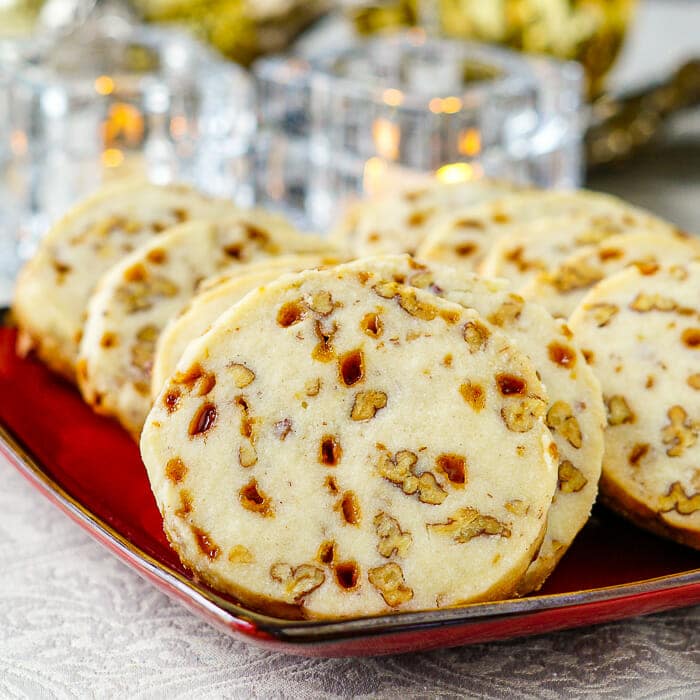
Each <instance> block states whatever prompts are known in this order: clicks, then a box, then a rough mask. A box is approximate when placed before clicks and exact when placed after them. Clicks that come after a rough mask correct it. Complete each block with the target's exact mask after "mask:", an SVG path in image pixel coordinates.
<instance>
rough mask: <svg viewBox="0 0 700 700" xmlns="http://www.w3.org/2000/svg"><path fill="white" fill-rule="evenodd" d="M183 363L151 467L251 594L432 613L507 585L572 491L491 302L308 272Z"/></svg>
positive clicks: (188, 521) (311, 609) (196, 545)
mask: <svg viewBox="0 0 700 700" xmlns="http://www.w3.org/2000/svg"><path fill="white" fill-rule="evenodd" d="M261 337H262V338H265V343H264V344H261V343H260V338H261ZM447 355H450V356H451V359H450V360H449V361H445V358H446V356H447ZM178 370H179V375H176V377H174V378H173V380H172V381H171V382H169V383H168V384H166V386H165V387H164V389H163V391H162V393H161V395H160V396H159V398H158V400H157V401H156V403H155V405H154V407H153V410H152V411H151V413H150V414H149V417H148V420H147V422H146V425H145V427H144V431H143V434H142V439H141V450H142V455H143V459H144V463H145V465H146V468H147V470H148V474H149V478H150V481H151V486H152V489H153V492H154V494H155V497H156V500H157V502H158V506H159V508H160V510H161V513H163V516H164V523H165V530H166V533H167V534H168V536H169V538H170V540H171V543H172V545H173V547H174V548H175V550H176V551H177V552H178V553H179V555H180V558H181V559H182V560H183V561H184V562H185V563H186V564H187V565H188V566H189V567H191V568H192V569H193V570H194V571H196V572H197V574H198V575H199V576H200V577H201V578H202V579H204V580H205V581H208V582H209V583H211V584H212V585H214V586H215V587H217V588H219V589H220V590H224V591H227V592H229V593H231V594H233V595H234V596H237V597H238V598H239V599H241V600H242V601H243V602H244V603H246V604H248V605H251V606H255V607H257V608H262V609H264V610H268V611H273V612H274V613H275V614H277V615H284V616H296V617H299V616H302V617H321V618H329V617H330V618H333V617H345V616H354V615H369V614H375V613H383V612H393V611H404V610H424V609H432V608H437V607H444V606H449V605H456V604H459V603H465V602H468V601H475V600H486V599H492V598H496V597H503V596H507V595H509V594H510V593H511V592H512V591H513V589H514V588H515V586H516V585H517V582H518V580H519V579H520V578H521V576H522V575H523V573H524V571H525V569H526V567H527V566H528V564H529V562H530V560H531V559H532V557H533V556H534V553H535V551H536V549H537V547H538V545H539V543H540V541H541V538H542V534H543V530H544V526H545V522H546V514H547V510H548V508H549V505H550V503H551V498H552V494H553V493H554V487H555V484H556V467H555V465H554V462H553V460H552V456H551V454H550V451H551V449H552V443H551V438H550V436H549V433H548V431H547V429H546V427H545V425H544V420H543V419H544V412H545V406H546V399H545V392H544V388H543V387H542V385H541V383H540V382H539V380H538V379H537V376H536V373H535V371H534V369H533V367H532V363H531V362H530V361H529V360H527V359H526V357H525V356H524V355H523V354H522V353H520V352H519V351H518V350H516V349H515V347H514V346H513V344H512V343H510V342H509V341H508V340H507V338H506V337H505V336H504V335H503V334H501V333H500V332H497V331H494V332H489V331H488V330H487V329H486V328H485V326H484V325H483V321H482V319H481V318H480V317H479V315H478V314H477V313H476V312H475V311H473V310H467V309H464V308H462V307H461V306H459V305H456V304H452V303H450V302H447V301H445V300H443V299H439V298H437V297H435V296H433V295H431V294H428V293H426V292H423V291H421V290H415V289H413V288H409V287H403V286H401V285H398V286H397V285H395V283H393V282H390V281H387V280H382V279H381V277H380V276H378V275H375V274H374V273H372V272H371V271H362V270H357V269H353V270H348V269H344V266H340V267H337V268H333V269H331V270H324V271H307V272H303V273H300V274H299V275H290V276H286V277H284V278H282V279H280V280H278V281H276V282H274V283H272V284H270V285H269V286H266V287H265V288H263V289H258V290H256V291H254V292H252V293H250V294H249V295H247V296H246V298H245V299H243V300H242V301H241V302H240V303H238V304H237V305H236V306H235V307H233V308H232V309H231V310H230V311H228V312H226V313H225V314H224V315H223V316H222V317H221V318H220V319H219V320H218V321H217V323H216V325H215V326H214V327H213V328H212V329H211V330H210V331H209V332H208V333H207V334H206V335H204V336H203V337H202V338H200V339H198V340H196V341H194V342H193V343H192V344H190V346H189V347H188V349H187V352H186V353H185V356H184V357H183V358H182V360H181V361H180V364H179V366H178ZM467 382H469V383H470V384H469V386H470V387H471V391H466V390H465V391H464V392H463V391H462V390H461V387H462V386H464V385H465V384H466V383H467ZM465 394H466V396H468V397H473V400H472V401H471V402H470V399H469V398H465ZM475 435H480V436H482V439H480V440H475V439H474V436H475Z"/></svg>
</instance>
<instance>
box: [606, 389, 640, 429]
mask: <svg viewBox="0 0 700 700" xmlns="http://www.w3.org/2000/svg"><path fill="white" fill-rule="evenodd" d="M605 406H606V407H607V409H608V425H622V424H623V423H634V420H635V416H634V413H633V411H632V409H631V408H630V407H629V404H628V403H627V399H625V397H624V396H621V395H620V394H615V395H613V396H611V397H610V398H607V399H605Z"/></svg>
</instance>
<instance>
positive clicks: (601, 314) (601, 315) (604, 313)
mask: <svg viewBox="0 0 700 700" xmlns="http://www.w3.org/2000/svg"><path fill="white" fill-rule="evenodd" d="M587 310H588V311H589V312H590V314H591V315H592V316H593V319H594V320H595V322H596V325H597V326H598V328H603V326H607V325H608V324H609V323H610V321H612V319H613V317H614V316H615V314H617V312H618V311H619V310H620V309H619V307H618V306H617V305H616V304H608V303H605V302H601V303H599V304H591V305H590V306H589V307H587Z"/></svg>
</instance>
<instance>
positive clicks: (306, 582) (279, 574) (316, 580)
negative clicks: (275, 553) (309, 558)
mask: <svg viewBox="0 0 700 700" xmlns="http://www.w3.org/2000/svg"><path fill="white" fill-rule="evenodd" d="M270 576H271V577H272V579H273V580H274V581H277V582H278V583H282V584H284V587H285V592H286V594H287V595H288V596H290V597H291V598H292V599H293V600H294V602H295V603H299V602H300V601H301V600H302V598H304V597H305V596H307V595H309V593H311V592H312V591H315V590H316V589H317V588H318V587H319V586H320V585H321V584H322V583H323V582H324V581H325V580H326V575H325V574H324V573H323V571H322V570H321V569H319V568H318V567H317V566H313V565H312V564H301V565H300V566H297V567H296V568H293V567H292V566H290V565H289V564H285V563H283V562H280V563H278V564H273V565H272V566H271V567H270Z"/></svg>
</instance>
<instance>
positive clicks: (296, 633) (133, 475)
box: [0, 328, 700, 656]
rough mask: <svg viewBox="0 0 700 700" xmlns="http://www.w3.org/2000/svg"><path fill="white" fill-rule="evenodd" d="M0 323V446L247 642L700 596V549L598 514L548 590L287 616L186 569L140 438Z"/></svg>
mask: <svg viewBox="0 0 700 700" xmlns="http://www.w3.org/2000/svg"><path fill="white" fill-rule="evenodd" d="M14 345H15V332H14V331H13V330H12V329H10V328H0V397H1V399H2V400H0V452H1V453H2V454H4V455H5V457H7V459H8V460H9V461H10V463H12V464H13V465H14V466H15V467H16V468H17V469H18V470H19V471H20V472H21V473H22V474H24V476H26V477H27V479H28V480H29V482H30V483H31V484H32V485H33V486H35V487H36V488H37V489H38V490H39V491H41V492H42V493H43V494H44V495H45V496H47V497H48V498H49V499H50V500H51V501H52V502H53V503H54V504H55V505H57V506H58V507H59V508H60V509H61V510H63V511H64V512H65V513H67V514H68V515H69V516H70V517H71V518H73V519H74V520H75V521H76V522H77V523H78V524H80V525H81V526H82V527H83V528H85V529H86V530H87V531H88V532H89V533H90V535H92V537H94V538H95V539H96V540H97V541H98V542H100V543H102V544H103V545H104V546H106V547H107V548H109V549H110V550H111V551H112V552H114V553H115V554H116V555H117V556H118V557H119V558H120V559H122V560H123V561H124V562H126V563H127V564H128V565H129V566H130V567H131V568H132V569H134V570H135V571H136V572H138V573H139V574H141V575H142V576H143V577H145V578H146V579H148V580H149V581H151V582H152V583H153V584H155V585H156V586H157V587H158V588H160V589H161V590H162V591H164V592H165V593H167V594H168V595H169V596H171V597H172V598H175V599H177V600H179V601H180V602H181V603H183V604H184V605H185V606H186V607H187V608H189V609H190V610H192V611H193V612H195V613H197V614H199V615H200V616H201V617H203V618H204V619H205V620H207V621H208V622H210V623H212V624H214V625H216V626H217V627H219V628H220V629H222V630H224V631H226V632H228V633H230V634H233V635H234V636H237V637H239V638H241V639H244V640H247V641H251V642H255V643H257V644H260V645H264V646H267V647H271V648H273V649H280V650H283V651H287V652H291V653H295V654H305V655H309V656H342V655H370V654H388V653H396V652H403V651H415V650H422V649H434V648H438V647H446V646H456V645H460V644H468V643H471V642H483V641H489V640H494V639H507V638H511V637H516V636H520V635H526V634H539V633H542V632H548V631H551V630H557V629H564V628H569V627H576V626H580V625H587V624H592V623H596V622H605V621H608V620H616V619H620V618H624V617H631V616H634V615H643V614H645V613H651V612H655V611H659V610H665V609H669V608H675V607H681V606H684V605H691V604H693V603H698V602H700V568H698V567H700V552H697V551H694V550H691V549H686V548H683V547H681V546H679V545H675V544H673V543H670V542H666V541H664V540H661V539H659V538H657V537H654V536H653V535H649V534H647V533H645V532H642V531H641V530H638V529H636V528H634V527H632V526H630V525H628V524H627V523H626V522H624V521H623V520H620V519H618V518H617V517H615V516H613V515H611V514H609V513H607V512H606V511H605V510H603V509H602V508H598V509H596V511H595V513H594V516H593V518H592V519H591V521H590V522H589V523H588V525H587V526H586V527H585V528H584V530H583V532H581V534H580V535H579V537H578V538H577V540H576V542H575V543H574V545H573V547H571V549H570V550H569V552H568V553H567V554H566V556H565V557H564V559H563V561H562V562H561V564H560V565H559V567H558V568H557V570H556V571H555V572H554V574H553V575H552V576H551V577H550V579H549V580H548V582H547V584H546V586H545V587H544V588H543V590H542V591H541V592H540V594H539V595H536V596H531V597H528V598H523V599H520V600H507V601H503V602H497V603H481V604H478V605H468V606H465V607H461V608H451V609H443V610H438V611H432V612H426V613H398V614H394V615H382V616H378V617H372V618H364V619H354V620H343V621H340V622H313V621H289V620H281V619H277V618H273V617H269V616H266V615H262V614H260V613H258V612H256V611H254V610H250V609H247V608H244V607H242V606H241V605H239V604H238V603H237V602H236V601H235V600H233V599H231V598H225V597H222V596H221V595H218V594H217V593H216V592H214V591H213V590H211V589H209V588H207V587H206V586H203V585H202V584H200V583H199V582H197V581H196V580H195V579H194V578H193V576H192V574H191V573H190V572H188V571H187V570H186V569H184V568H183V567H182V566H181V564H180V562H179V561H178V559H177V557H176V556H175V554H174V553H173V552H172V550H171V549H170V547H169V546H168V543H167V541H166V539H165V536H164V535H163V530H162V527H161V518H160V514H159V513H158V510H157V508H156V505H155V502H154V500H153V498H152V496H151V491H150V488H149V485H148V480H147V478H146V473H145V470H144V468H143V465H142V463H141V459H140V457H139V452H138V449H137V447H136V445H135V444H134V442H133V441H132V440H131V439H130V438H129V437H128V436H127V434H126V433H125V432H123V431H122V430H121V428H119V427H118V426H117V425H116V424H115V423H113V422H112V421H110V420H107V419H104V418H101V417H99V416H97V415H95V414H93V413H92V411H91V410H90V409H89V408H88V407H87V406H86V405H85V404H84V403H83V402H82V400H81V399H80V396H79V395H78V393H77V392H76V390H75V389H74V388H73V387H72V386H70V385H68V384H67V383H65V382H64V381H62V380H61V379H60V378H58V377H56V376H54V375H53V374H51V373H50V372H49V371H48V370H47V369H46V368H45V367H44V366H43V365H41V364H40V363H38V362H37V361H35V360H31V359H21V358H19V357H17V355H16V354H15V351H14Z"/></svg>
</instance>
